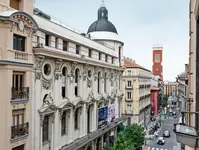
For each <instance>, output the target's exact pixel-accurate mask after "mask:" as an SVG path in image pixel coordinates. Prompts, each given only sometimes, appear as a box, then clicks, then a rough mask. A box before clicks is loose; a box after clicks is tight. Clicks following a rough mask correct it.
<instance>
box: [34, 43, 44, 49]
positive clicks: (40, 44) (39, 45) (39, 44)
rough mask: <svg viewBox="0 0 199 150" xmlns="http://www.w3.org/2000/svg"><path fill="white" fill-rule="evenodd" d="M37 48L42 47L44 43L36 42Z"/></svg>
mask: <svg viewBox="0 0 199 150" xmlns="http://www.w3.org/2000/svg"><path fill="white" fill-rule="evenodd" d="M36 47H37V48H43V47H44V44H43V43H37V46H36Z"/></svg>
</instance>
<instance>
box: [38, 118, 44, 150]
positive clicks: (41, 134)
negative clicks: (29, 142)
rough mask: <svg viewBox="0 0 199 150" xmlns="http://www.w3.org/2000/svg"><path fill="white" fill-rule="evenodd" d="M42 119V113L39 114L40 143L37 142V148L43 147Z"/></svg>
mask: <svg viewBox="0 0 199 150" xmlns="http://www.w3.org/2000/svg"><path fill="white" fill-rule="evenodd" d="M43 120H44V115H40V143H39V148H40V149H39V150H42V149H43Z"/></svg>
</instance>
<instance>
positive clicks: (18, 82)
mask: <svg viewBox="0 0 199 150" xmlns="http://www.w3.org/2000/svg"><path fill="white" fill-rule="evenodd" d="M23 86H24V73H21V72H13V75H12V87H17V88H18V87H19V88H22V87H23Z"/></svg>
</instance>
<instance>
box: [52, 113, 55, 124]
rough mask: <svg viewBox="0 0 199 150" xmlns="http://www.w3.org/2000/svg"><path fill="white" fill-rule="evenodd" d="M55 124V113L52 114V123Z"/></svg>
mask: <svg viewBox="0 0 199 150" xmlns="http://www.w3.org/2000/svg"><path fill="white" fill-rule="evenodd" d="M54 122H55V113H53V114H52V123H54Z"/></svg>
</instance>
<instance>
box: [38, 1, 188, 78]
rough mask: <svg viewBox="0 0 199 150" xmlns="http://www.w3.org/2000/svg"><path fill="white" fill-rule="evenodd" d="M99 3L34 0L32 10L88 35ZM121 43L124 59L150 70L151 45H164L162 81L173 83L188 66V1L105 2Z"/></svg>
mask: <svg viewBox="0 0 199 150" xmlns="http://www.w3.org/2000/svg"><path fill="white" fill-rule="evenodd" d="M101 3H102V0H35V7H37V8H39V9H41V10H42V11H44V12H45V13H47V14H49V15H50V16H52V17H54V18H57V19H59V20H61V21H62V22H64V23H66V24H67V25H69V26H70V27H73V28H75V29H77V30H79V31H81V32H85V33H86V32H87V30H88V27H89V26H90V25H91V23H92V22H94V21H95V20H97V10H98V9H99V7H100V5H101ZM104 3H105V5H106V8H107V9H108V13H109V14H108V15H109V21H111V22H112V23H113V24H114V25H115V27H116V28H117V31H118V34H119V36H120V38H121V39H122V40H123V42H124V56H127V57H130V58H132V59H134V60H135V61H136V63H138V64H139V65H142V66H143V67H145V68H147V69H149V70H152V46H153V44H163V78H164V80H169V81H175V80H176V76H177V75H178V74H180V73H181V72H183V71H184V69H185V67H184V66H185V64H186V63H188V56H189V55H188V52H189V0H104Z"/></svg>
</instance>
